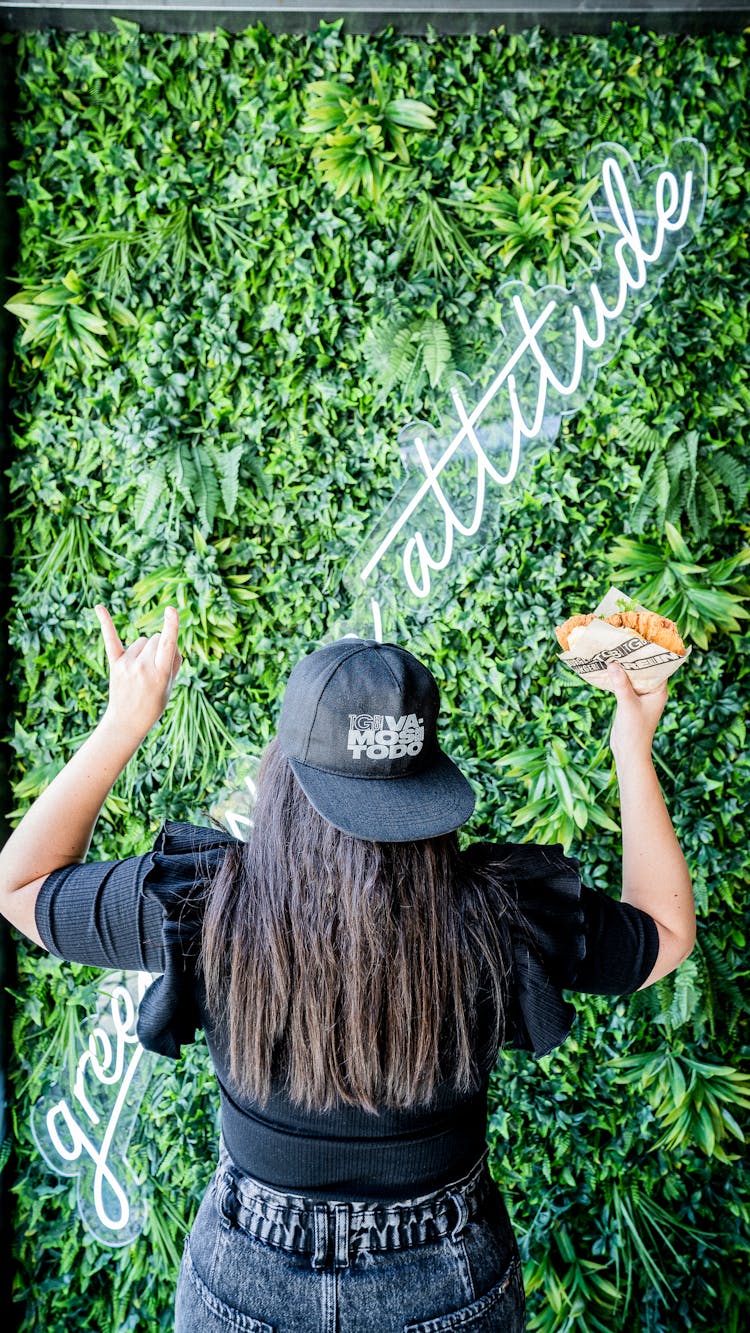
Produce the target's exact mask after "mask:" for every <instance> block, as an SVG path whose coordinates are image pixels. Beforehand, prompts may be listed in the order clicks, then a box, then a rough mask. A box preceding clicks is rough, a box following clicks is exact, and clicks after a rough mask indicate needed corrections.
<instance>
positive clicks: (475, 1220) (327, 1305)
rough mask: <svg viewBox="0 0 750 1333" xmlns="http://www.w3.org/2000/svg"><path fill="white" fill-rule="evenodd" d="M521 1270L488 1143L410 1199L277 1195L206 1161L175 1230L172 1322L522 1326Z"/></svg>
mask: <svg viewBox="0 0 750 1333" xmlns="http://www.w3.org/2000/svg"><path fill="white" fill-rule="evenodd" d="M525 1327H526V1320H525V1301H524V1292H523V1280H522V1277H521V1268H520V1259H519V1254H518V1247H517V1245H516V1241H515V1237H514V1235H513V1231H512V1229H511V1225H510V1221H509V1218H508V1214H507V1211H506V1208H505V1204H504V1203H503V1200H502V1198H501V1195H500V1194H499V1192H498V1190H497V1187H496V1186H495V1184H494V1182H493V1180H492V1177H491V1176H490V1174H489V1170H488V1168H487V1152H485V1153H484V1154H483V1155H482V1157H481V1158H480V1160H479V1162H477V1164H476V1165H475V1167H474V1168H473V1169H472V1171H471V1172H469V1174H468V1175H465V1176H463V1177H462V1178H461V1179H460V1180H457V1181H455V1182H453V1183H452V1184H450V1185H444V1186H442V1187H441V1188H440V1189H439V1190H436V1191H435V1192H434V1193H433V1194H427V1195H421V1196H420V1197H419V1198H414V1199H402V1200H398V1201H393V1202H391V1201H390V1200H380V1199H379V1200H377V1201H372V1202H362V1203H360V1202H356V1203H345V1202H341V1201H338V1200H335V1199H331V1200H326V1201H321V1200H319V1199H312V1198H306V1197H305V1196H303V1195H298V1194H289V1193H286V1192H284V1193H280V1192H279V1191H277V1190H273V1189H269V1188H268V1186H266V1185H263V1184H261V1183H260V1182H259V1181H256V1180H254V1179H253V1178H252V1176H248V1175H246V1174H245V1173H244V1172H241V1171H239V1170H238V1169H237V1168H236V1167H235V1166H233V1164H232V1163H231V1161H230V1159H229V1157H228V1155H227V1153H226V1150H225V1149H224V1147H223V1145H222V1150H221V1158H220V1161H219V1166H218V1167H217V1169H216V1172H215V1174H214V1176H213V1178H212V1180H211V1183H210V1185H209V1188H208V1190H207V1192H206V1195H205V1197H204V1199H203V1202H202V1203H201V1206H200V1209H199V1210H198V1215H197V1217H196V1219H195V1223H194V1225H193V1228H192V1230H191V1232H190V1235H189V1236H188V1237H186V1240H185V1249H184V1253H183V1257H182V1264H181V1267H180V1275H179V1280H178V1283H177V1300H176V1320H175V1333H227V1330H238V1329H242V1330H245V1333H443V1331H444V1330H448V1329H457V1330H460V1331H461V1333H522V1330H523V1329H525Z"/></svg>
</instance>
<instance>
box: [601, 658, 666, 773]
mask: <svg viewBox="0 0 750 1333" xmlns="http://www.w3.org/2000/svg"><path fill="white" fill-rule="evenodd" d="M607 677H608V679H609V680H610V681H611V689H612V691H613V693H614V695H615V698H616V700H617V711H616V712H615V720H614V722H613V724H612V731H611V732H610V737H609V744H610V748H611V750H612V753H613V755H614V757H615V760H618V759H626V758H627V757H628V756H629V755H635V756H638V757H641V756H643V755H645V756H646V757H649V756H650V754H651V742H652V741H653V739H654V733H655V731H656V728H657V725H658V723H659V718H660V717H661V715H662V713H663V712H664V707H665V704H666V702H667V682H666V681H664V682H663V683H662V684H661V685H660V686H659V688H658V690H653V691H651V692H650V693H649V694H636V692H635V690H634V689H633V686H632V685H631V684H630V681H629V680H628V676H627V672H626V671H624V670H623V668H622V667H621V666H620V664H619V662H611V663H610V665H609V666H608V667H607Z"/></svg>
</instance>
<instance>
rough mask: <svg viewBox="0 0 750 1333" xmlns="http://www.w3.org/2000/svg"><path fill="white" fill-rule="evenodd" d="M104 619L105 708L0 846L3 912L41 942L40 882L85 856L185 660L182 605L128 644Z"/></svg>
mask: <svg viewBox="0 0 750 1333" xmlns="http://www.w3.org/2000/svg"><path fill="white" fill-rule="evenodd" d="M103 610H104V609H103ZM100 620H101V621H102V630H103V633H104V641H105V646H106V649H107V655H108V658H109V662H110V667H111V674H110V699H109V704H108V706H107V709H106V711H105V713H104V715H103V717H102V720H101V722H100V723H99V725H98V726H97V727H96V729H95V730H94V731H93V732H92V734H91V735H90V736H89V737H88V739H87V740H86V741H84V743H83V745H82V746H81V747H80V749H79V750H77V751H76V753H75V754H74V755H73V757H72V759H70V760H69V761H68V763H67V764H66V765H65V767H64V768H63V769H62V770H61V772H60V773H58V774H57V776H56V777H55V778H54V779H53V781H52V782H51V783H50V785H49V787H47V788H46V790H45V791H43V792H42V794H41V796H39V797H37V799H36V801H35V802H34V804H33V805H32V806H31V807H30V809H29V810H27V811H26V814H25V815H24V817H23V819H22V820H21V822H20V824H19V825H18V827H17V828H15V829H14V830H13V832H12V833H11V835H10V837H9V838H8V840H7V842H6V843H5V846H4V847H3V848H2V850H1V851H0V913H1V914H2V915H3V916H4V917H5V918H6V920H7V921H10V923H11V925H13V926H15V927H16V928H17V929H18V930H20V931H22V932H23V934H24V935H27V936H28V938H29V939H30V940H34V942H35V943H36V944H42V940H41V939H40V937H39V932H38V930H37V928H36V920H35V907H36V900H37V897H38V896H39V890H40V889H41V887H42V885H43V883H44V881H45V879H46V878H47V876H48V875H49V874H50V872H51V871H53V870H57V869H58V868H59V867H61V866H68V865H72V864H73V863H75V862H80V861H85V859H86V854H87V852H88V849H89V845H90V843H91V836H92V833H93V831H94V827H95V825H96V821H97V819H98V818H99V814H100V811H101V808H102V806H103V804H104V802H105V800H106V798H107V796H108V795H109V792H110V790H111V788H112V786H113V785H114V783H115V781H116V779H117V778H118V777H119V775H120V773H121V772H122V770H123V769H124V768H125V766H126V764H127V763H128V762H129V760H130V759H131V758H132V757H133V755H134V754H135V752H136V750H137V749H138V747H139V745H140V744H141V742H142V741H143V740H144V738H145V737H146V736H147V735H148V732H149V731H150V729H151V727H152V726H153V725H154V723H155V722H156V721H157V720H158V718H159V717H160V716H161V713H162V712H163V710H164V708H165V707H166V702H167V699H168V698H169V692H170V690H171V688H172V684H173V682H174V678H175V676H176V675H177V672H178V670H179V666H180V663H181V661H182V658H181V657H180V654H179V652H178V651H177V630H178V620H177V613H176V612H171V613H170V616H169V617H167V616H165V630H164V633H163V635H162V634H154V635H152V637H151V639H146V638H145V636H141V638H139V639H137V640H136V641H135V643H133V644H131V646H130V647H129V648H128V649H127V650H126V649H124V648H123V646H122V644H121V642H120V640H119V638H118V636H117V633H116V631H115V628H114V626H113V624H112V621H111V618H110V616H109V613H108V612H107V611H106V610H104V614H103V617H100Z"/></svg>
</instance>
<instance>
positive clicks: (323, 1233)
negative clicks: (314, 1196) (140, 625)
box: [312, 1203, 328, 1268]
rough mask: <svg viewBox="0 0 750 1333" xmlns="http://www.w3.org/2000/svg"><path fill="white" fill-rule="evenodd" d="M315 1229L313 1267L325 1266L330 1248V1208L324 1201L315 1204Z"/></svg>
mask: <svg viewBox="0 0 750 1333" xmlns="http://www.w3.org/2000/svg"><path fill="white" fill-rule="evenodd" d="M313 1229H314V1233H315V1253H314V1255H313V1259H312V1266H313V1268H323V1267H324V1266H325V1261H326V1252H327V1250H328V1209H327V1207H326V1205H325V1204H324V1203H316V1204H314V1205H313Z"/></svg>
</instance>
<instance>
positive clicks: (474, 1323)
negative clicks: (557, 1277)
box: [404, 1258, 526, 1333]
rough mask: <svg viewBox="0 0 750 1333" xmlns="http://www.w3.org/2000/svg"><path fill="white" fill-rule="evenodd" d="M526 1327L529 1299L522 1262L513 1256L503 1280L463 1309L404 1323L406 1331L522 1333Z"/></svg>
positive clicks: (432, 1332)
mask: <svg viewBox="0 0 750 1333" xmlns="http://www.w3.org/2000/svg"><path fill="white" fill-rule="evenodd" d="M525 1327H526V1300H525V1297H524V1290H523V1278H522V1276H521V1265H520V1263H519V1261H518V1259H517V1258H514V1259H513V1260H512V1262H511V1264H510V1266H509V1268H508V1270H507V1272H505V1273H504V1274H503V1276H502V1278H501V1279H500V1281H499V1282H496V1283H495V1285H494V1287H491V1288H490V1290H489V1291H487V1292H485V1294H484V1296H480V1297H479V1299H478V1300H476V1301H472V1302H471V1304H470V1305H464V1306H463V1307H462V1308H461V1309H460V1310H452V1311H450V1312H448V1313H446V1314H441V1315H436V1316H435V1317H434V1318H433V1319H427V1320H422V1321H420V1322H419V1323H416V1324H404V1333H447V1330H450V1329H458V1330H460V1331H461V1333H463V1330H466V1333H523V1330H524V1329H525Z"/></svg>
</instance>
